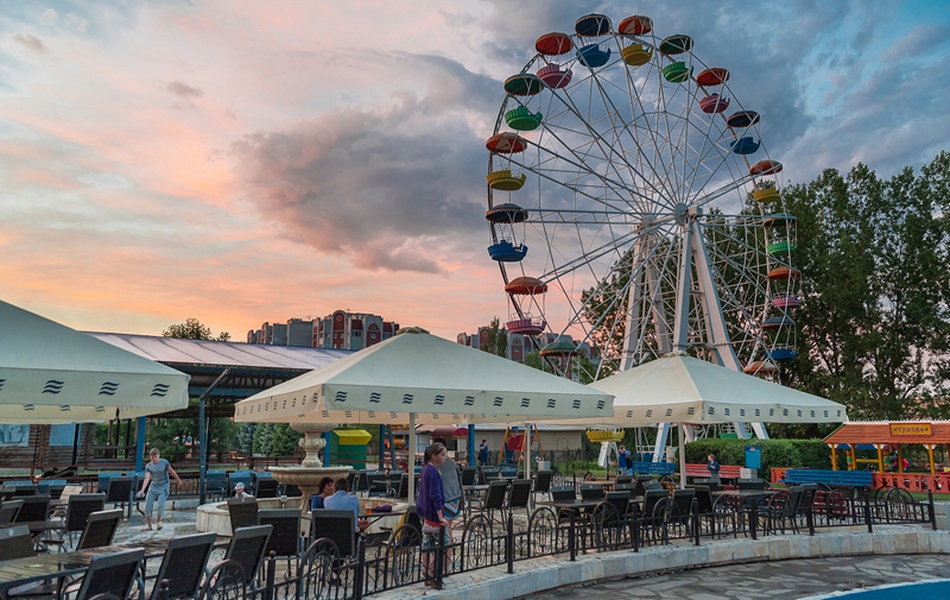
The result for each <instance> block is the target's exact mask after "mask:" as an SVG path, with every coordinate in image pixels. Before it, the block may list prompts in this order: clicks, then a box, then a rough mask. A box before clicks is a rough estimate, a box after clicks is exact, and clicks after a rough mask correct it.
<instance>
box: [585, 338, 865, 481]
mask: <svg viewBox="0 0 950 600" xmlns="http://www.w3.org/2000/svg"><path fill="white" fill-rule="evenodd" d="M590 387H591V388H594V389H596V390H599V391H602V392H607V393H609V394H612V395H613V396H615V400H614V410H613V415H612V416H611V417H610V418H607V419H600V418H597V419H582V420H580V421H575V423H577V424H581V425H588V426H591V427H643V426H648V425H655V424H657V423H679V424H680V440H681V442H680V480H681V483H683V484H685V479H686V464H685V462H686V461H685V460H684V456H683V454H684V450H683V446H682V439H683V429H684V428H683V424H684V423H694V424H703V423H708V424H713V423H732V422H735V421H755V422H764V423H842V422H844V421H847V420H848V414H847V409H846V408H845V407H844V406H843V405H841V404H838V403H837V402H832V401H831V400H826V399H824V398H821V397H819V396H814V395H812V394H808V393H805V392H800V391H798V390H794V389H792V388H789V387H785V386H782V385H778V384H776V383H772V382H770V381H766V380H763V379H759V378H757V377H753V376H751V375H746V374H744V373H739V372H737V371H733V370H731V369H727V368H726V367H722V366H719V365H716V364H713V363H711V362H707V361H704V360H700V359H698V358H693V357H690V356H686V355H685V354H681V353H674V354H668V355H666V356H663V357H661V358H658V359H656V360H653V361H650V362H648V363H645V364H643V365H640V366H638V367H634V368H633V369H629V370H627V371H622V372H620V373H617V374H615V375H611V376H610V377H606V378H604V379H601V380H599V381H595V382H594V383H591V384H590Z"/></svg>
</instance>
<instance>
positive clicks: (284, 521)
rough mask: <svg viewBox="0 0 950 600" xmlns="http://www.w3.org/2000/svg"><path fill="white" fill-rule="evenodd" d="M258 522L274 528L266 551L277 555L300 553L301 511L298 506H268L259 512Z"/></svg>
mask: <svg viewBox="0 0 950 600" xmlns="http://www.w3.org/2000/svg"><path fill="white" fill-rule="evenodd" d="M257 522H258V523H260V524H261V525H270V526H272V527H273V528H274V530H273V532H272V533H271V535H270V538H269V539H268V540H267V549H266V550H265V553H267V554H270V553H271V551H273V552H274V553H275V554H276V555H277V556H298V555H299V554H300V511H299V510H297V509H296V508H268V509H263V510H259V511H258V512H257Z"/></svg>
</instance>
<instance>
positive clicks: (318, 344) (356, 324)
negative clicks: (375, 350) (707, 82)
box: [313, 310, 399, 350]
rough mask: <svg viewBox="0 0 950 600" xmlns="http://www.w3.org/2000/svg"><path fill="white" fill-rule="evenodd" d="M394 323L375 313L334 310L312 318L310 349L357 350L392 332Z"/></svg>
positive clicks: (379, 340) (388, 335) (396, 326)
mask: <svg viewBox="0 0 950 600" xmlns="http://www.w3.org/2000/svg"><path fill="white" fill-rule="evenodd" d="M398 329H399V324H398V323H393V322H392V321H384V320H383V318H382V317H380V316H379V315H371V314H366V313H351V312H346V311H343V310H338V311H336V312H334V313H333V314H331V315H328V316H326V317H324V318H322V319H319V320H315V321H314V328H313V346H314V348H335V349H338V350H361V349H363V348H368V347H370V346H372V345H373V344H378V343H379V342H381V341H383V340H387V339H389V338H391V337H392V336H394V335H395V334H396V330H398Z"/></svg>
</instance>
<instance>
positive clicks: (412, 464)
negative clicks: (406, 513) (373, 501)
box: [406, 413, 421, 506]
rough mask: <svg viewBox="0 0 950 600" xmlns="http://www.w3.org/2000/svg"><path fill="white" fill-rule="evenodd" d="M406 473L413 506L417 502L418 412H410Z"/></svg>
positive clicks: (410, 501)
mask: <svg viewBox="0 0 950 600" xmlns="http://www.w3.org/2000/svg"><path fill="white" fill-rule="evenodd" d="M406 473H408V474H409V477H408V479H409V505H410V506H411V505H413V504H415V503H416V413H409V459H408V460H407V461H406ZM420 482H421V478H420Z"/></svg>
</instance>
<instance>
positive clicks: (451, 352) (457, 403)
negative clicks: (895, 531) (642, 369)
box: [235, 328, 613, 499]
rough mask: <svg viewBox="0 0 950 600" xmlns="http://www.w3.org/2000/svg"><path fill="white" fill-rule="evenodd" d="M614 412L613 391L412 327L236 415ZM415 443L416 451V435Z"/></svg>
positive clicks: (400, 420) (253, 400)
mask: <svg viewBox="0 0 950 600" xmlns="http://www.w3.org/2000/svg"><path fill="white" fill-rule="evenodd" d="M612 412H613V409H612V397H611V395H610V394H608V393H604V392H600V391H597V390H594V389H591V388H589V387H587V386H584V385H581V384H579V383H575V382H573V381H569V380H567V379H563V378H560V377H555V376H553V375H550V374H548V373H544V372H542V371H539V370H537V369H532V368H531V367H526V366H524V365H521V364H518V363H515V362H512V361H510V360H507V359H504V358H501V357H498V356H495V355H493V354H489V353H487V352H482V351H481V350H475V349H473V348H469V347H467V346H463V345H461V344H457V343H455V342H451V341H449V340H446V339H442V338H440V337H436V336H434V335H429V334H428V332H426V331H425V330H422V329H418V328H411V329H403V330H400V332H398V333H397V335H396V336H394V337H392V338H390V339H388V340H385V341H383V342H381V343H379V344H376V345H374V346H371V347H369V348H366V349H364V350H360V351H359V352H355V353H353V354H352V355H350V356H347V357H345V358H342V359H340V360H338V361H336V362H334V363H332V364H329V365H327V366H325V367H321V368H319V369H316V370H314V371H310V372H309V373H305V374H303V375H301V376H299V377H296V378H294V379H291V380H290V381H287V382H284V383H281V384H279V385H276V386H274V387H272V388H269V389H267V390H264V391H263V392H260V393H259V394H256V395H254V396H252V397H250V398H248V399H247V400H242V401H241V402H238V403H237V405H236V407H235V420H236V421H249V422H257V421H284V422H289V423H347V422H350V423H390V424H405V423H408V424H409V425H410V431H414V430H415V420H416V416H417V415H422V416H423V417H424V419H425V421H426V423H432V424H446V425H450V424H456V423H460V422H468V423H478V422H483V423H484V422H491V423H497V422H512V421H518V422H524V421H526V420H534V419H536V418H541V417H545V418H564V419H575V418H583V417H601V418H604V417H609V416H610V415H611V414H612ZM409 444H410V448H409V455H410V457H414V456H415V450H416V449H415V436H414V435H411V436H409ZM411 460H412V459H411V458H410V461H411ZM410 468H412V465H411V464H410ZM409 482H410V484H409V485H410V489H409V494H410V498H411V499H412V498H414V490H413V489H412V487H413V484H414V478H412V477H410V478H409Z"/></svg>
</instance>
